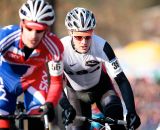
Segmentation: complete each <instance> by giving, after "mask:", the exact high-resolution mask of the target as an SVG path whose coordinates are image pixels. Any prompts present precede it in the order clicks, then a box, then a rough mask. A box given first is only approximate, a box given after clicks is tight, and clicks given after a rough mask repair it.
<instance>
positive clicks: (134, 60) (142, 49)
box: [0, 0, 160, 130]
mask: <svg viewBox="0 0 160 130" xmlns="http://www.w3.org/2000/svg"><path fill="white" fill-rule="evenodd" d="M24 1H25V0H0V12H1V13H0V27H3V26H6V25H10V24H19V16H18V9H19V8H20V6H21V4H22V3H23V2H24ZM48 1H49V2H50V3H51V4H52V5H53V6H54V8H55V12H56V22H55V24H54V25H53V27H52V28H51V30H52V31H53V32H54V33H56V34H57V35H58V36H59V37H60V38H61V37H63V36H65V35H67V30H66V28H65V25H64V19H65V15H66V13H67V12H68V11H70V10H71V9H73V8H74V7H76V6H79V7H85V8H88V9H89V10H91V11H92V12H93V13H94V14H95V17H96V19H97V26H96V29H95V31H96V34H98V35H100V36H102V37H103V38H104V39H106V40H107V41H108V42H109V43H110V45H111V46H112V47H113V49H114V50H115V53H116V55H117V57H118V58H119V61H120V63H121V66H122V68H123V69H124V72H125V73H126V75H127V77H128V78H129V80H130V82H131V85H132V88H133V91H134V95H135V103H136V108H137V112H138V113H139V115H140V117H141V121H142V124H141V126H140V128H139V129H138V130H156V129H157V130H158V128H157V127H158V124H160V1H159V0H119V1H117V0H81V1H79V0H48ZM159 129H160V128H159Z"/></svg>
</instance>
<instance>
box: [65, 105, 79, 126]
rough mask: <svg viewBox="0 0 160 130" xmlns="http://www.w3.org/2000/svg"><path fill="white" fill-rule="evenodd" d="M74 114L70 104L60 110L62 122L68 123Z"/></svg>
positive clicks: (71, 120)
mask: <svg viewBox="0 0 160 130" xmlns="http://www.w3.org/2000/svg"><path fill="white" fill-rule="evenodd" d="M75 116H76V111H75V109H74V108H73V107H72V106H70V107H68V108H67V109H64V110H63V111H62V119H63V124H64V125H68V124H70V123H72V122H73V120H74V118H75Z"/></svg>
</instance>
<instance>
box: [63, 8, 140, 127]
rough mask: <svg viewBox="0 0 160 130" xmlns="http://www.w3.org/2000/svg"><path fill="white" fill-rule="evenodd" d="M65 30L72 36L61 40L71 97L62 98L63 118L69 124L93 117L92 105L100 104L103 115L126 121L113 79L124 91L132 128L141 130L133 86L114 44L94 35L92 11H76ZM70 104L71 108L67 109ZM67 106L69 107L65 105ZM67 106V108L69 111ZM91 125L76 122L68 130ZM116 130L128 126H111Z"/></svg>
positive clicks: (67, 17)
mask: <svg viewBox="0 0 160 130" xmlns="http://www.w3.org/2000/svg"><path fill="white" fill-rule="evenodd" d="M65 26H66V27H67V29H68V32H69V36H66V37H64V38H62V39H61V41H62V43H63V46H64V74H65V76H66V79H67V83H66V84H67V86H66V89H67V97H68V99H66V98H65V96H64V97H62V98H61V101H60V104H61V106H62V108H64V112H63V114H62V118H63V119H65V120H66V121H67V124H68V123H71V122H72V119H73V117H74V116H75V114H72V113H75V112H73V111H74V110H73V109H70V108H71V107H70V104H71V105H72V106H73V108H74V109H75V110H76V114H77V115H82V116H87V117H91V104H93V103H94V102H95V103H96V104H97V106H98V108H99V109H100V110H101V112H102V113H103V114H104V115H105V116H108V117H111V118H114V119H123V108H122V103H121V100H120V97H119V96H118V94H117V92H116V91H115V89H114V87H113V84H112V81H111V80H112V78H113V79H114V80H115V81H116V83H117V84H118V86H119V89H120V91H121V94H122V97H123V100H124V102H125V105H126V108H127V110H128V114H127V122H128V126H129V127H130V126H134V127H135V128H138V127H139V125H140V118H139V116H138V115H137V112H136V109H135V104H134V95H133V91H132V89H131V86H130V83H129V81H128V79H127V77H126V76H125V74H124V72H123V70H122V68H121V67H120V65H119V62H118V59H117V57H116V55H115V53H114V51H113V49H112V48H111V46H110V44H109V43H108V42H107V41H106V40H104V39H103V38H101V37H100V36H98V35H96V34H95V33H94V29H95V27H96V19H95V16H94V14H93V13H92V12H91V11H89V10H88V9H85V8H81V7H76V8H74V9H73V10H71V11H70V12H68V13H67V15H66V19H65ZM67 100H69V102H70V104H68V106H67V105H66V104H67V103H65V102H67ZM64 104H65V105H64ZM66 106H67V107H66ZM67 108H69V109H67ZM89 127H90V124H89V123H86V122H80V121H76V120H74V121H73V123H71V124H70V125H69V126H68V128H67V129H70V130H89ZM111 128H112V130H124V129H125V128H124V126H111Z"/></svg>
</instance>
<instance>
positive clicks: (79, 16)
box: [65, 7, 96, 31]
mask: <svg viewBox="0 0 160 130" xmlns="http://www.w3.org/2000/svg"><path fill="white" fill-rule="evenodd" d="M65 25H66V27H67V29H69V30H73V31H88V30H91V29H94V28H95V27H96V20H95V17H94V14H93V13H92V12H91V11H89V10H88V9H85V8H81V7H77V8H74V9H73V10H71V11H70V12H68V13H67V15H66V19H65Z"/></svg>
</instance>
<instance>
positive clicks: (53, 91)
mask: <svg viewBox="0 0 160 130" xmlns="http://www.w3.org/2000/svg"><path fill="white" fill-rule="evenodd" d="M48 67H49V73H50V87H49V91H48V95H47V99H46V102H52V103H53V105H54V106H56V105H57V103H58V101H59V99H60V96H61V93H62V89H63V62H62V61H58V62H55V61H50V62H49V63H48Z"/></svg>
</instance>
